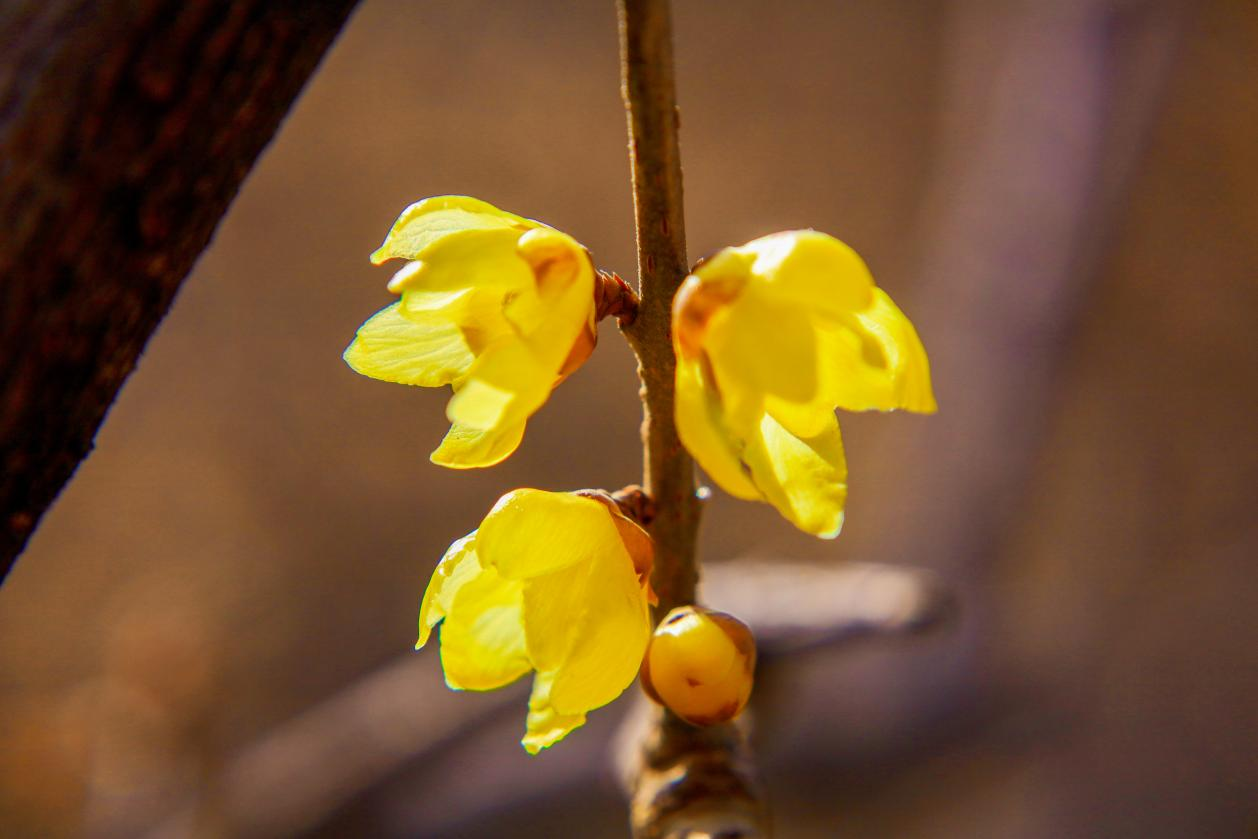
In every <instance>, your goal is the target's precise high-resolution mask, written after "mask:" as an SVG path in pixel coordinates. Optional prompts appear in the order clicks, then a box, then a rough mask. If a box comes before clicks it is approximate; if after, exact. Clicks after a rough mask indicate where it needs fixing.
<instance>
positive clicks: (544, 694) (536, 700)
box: [520, 673, 585, 755]
mask: <svg viewBox="0 0 1258 839" xmlns="http://www.w3.org/2000/svg"><path fill="white" fill-rule="evenodd" d="M552 680H553V674H550V673H538V674H537V676H536V677H535V678H534V679H533V693H532V694H531V695H530V696H529V715H528V719H527V721H526V723H525V734H524V739H523V740H521V741H520V743H521V745H523V746H524V748H525V750H526V751H528V753H529V754H532V755H535V754H537V753H538V752H540V751H541V750H542V749H545V748H547V747H549V746H553V745H554V744H555V743H558V742H559V741H560V740H562V739H563V738H565V737H567V736H568V734H569V733H570V732H571V731H572V730H573V729H576V728H580V727H581V726H583V725H585V714H561V713H559V712H558V711H557V710H555V707H554V705H552V704H551V702H550V690H551V683H552Z"/></svg>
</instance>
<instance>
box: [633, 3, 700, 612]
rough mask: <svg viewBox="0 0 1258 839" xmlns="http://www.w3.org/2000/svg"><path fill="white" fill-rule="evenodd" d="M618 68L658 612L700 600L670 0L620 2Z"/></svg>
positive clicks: (645, 479) (635, 335)
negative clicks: (676, 331) (682, 318)
mask: <svg viewBox="0 0 1258 839" xmlns="http://www.w3.org/2000/svg"><path fill="white" fill-rule="evenodd" d="M619 7H620V45H621V57H622V62H621V72H622V82H623V85H624V86H623V93H624V97H625V105H626V107H627V108H628V110H629V153H630V158H631V160H632V164H633V203H634V211H635V214H636V218H637V230H638V293H639V298H640V300H639V303H638V315H637V318H636V319H635V320H634V322H633V324H632V326H629V327H627V328H626V329H625V335H626V336H627V337H628V339H629V343H630V344H631V345H632V346H633V350H634V352H635V353H636V354H637V356H638V374H639V375H640V376H641V377H642V405H643V425H642V437H643V443H644V445H645V452H644V459H645V467H644V470H643V481H642V485H643V487H644V489H645V490H646V492H647V493H648V494H649V495H650V496H651V498H652V499H654V501H655V507H656V517H655V520H654V521H653V522H652V523H651V528H650V530H651V536H652V538H653V539H654V540H655V551H656V560H655V576H654V580H653V582H654V585H655V589H656V591H657V592H658V593H659V595H660V610H661V613H663V612H667V611H668V610H669V609H671V608H672V607H673V606H677V605H680V604H684V603H691V602H693V600H694V594H695V584H696V581H697V579H698V573H697V570H696V567H695V532H696V530H697V529H698V526H699V499H698V498H697V497H696V495H695V479H694V463H693V461H692V460H691V459H690V455H689V454H687V452H686V450H685V449H684V448H683V447H682V445H681V441H680V440H679V439H678V438H677V428H676V426H675V425H674V423H673V375H674V369H675V363H676V362H675V361H674V358H673V345H672V336H671V333H670V329H669V321H670V309H671V307H672V302H673V295H674V294H676V292H677V288H678V286H680V285H681V282H682V280H684V279H685V277H686V271H687V263H686V230H685V222H684V219H683V216H682V189H681V155H680V151H679V149H678V144H677V104H676V98H675V94H674V87H673V53H672V36H671V33H670V25H669V6H668V2H667V0H622V2H621V3H620V4H619Z"/></svg>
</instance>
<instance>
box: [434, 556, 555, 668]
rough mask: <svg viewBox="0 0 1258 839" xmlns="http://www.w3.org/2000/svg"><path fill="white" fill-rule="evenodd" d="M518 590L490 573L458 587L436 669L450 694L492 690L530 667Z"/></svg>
mask: <svg viewBox="0 0 1258 839" xmlns="http://www.w3.org/2000/svg"><path fill="white" fill-rule="evenodd" d="M522 603H523V599H522V587H521V584H520V582H519V581H517V580H506V579H503V578H502V577H501V576H499V574H498V572H496V571H494V570H493V569H492V568H481V569H480V573H479V574H477V575H476V576H475V577H474V578H472V579H471V580H469V581H468V582H467V583H465V584H464V585H462V586H460V587H459V589H458V590H457V592H455V594H454V596H453V598H452V602H451V603H450V605H449V610H448V613H447V614H446V617H445V620H444V621H443V622H442V624H441V667H442V669H443V670H444V671H445V676H446V684H447V685H449V686H450V687H451V688H453V689H455V690H493V689H494V688H499V687H502V686H503V685H506V684H509V683H511V682H513V681H515V680H516V679H518V678H520V676H523V675H524V674H525V673H527V672H528V671H529V670H530V669H532V665H531V664H530V663H529V658H528V653H527V651H526V648H525V640H524V624H523V619H522V614H521V611H522Z"/></svg>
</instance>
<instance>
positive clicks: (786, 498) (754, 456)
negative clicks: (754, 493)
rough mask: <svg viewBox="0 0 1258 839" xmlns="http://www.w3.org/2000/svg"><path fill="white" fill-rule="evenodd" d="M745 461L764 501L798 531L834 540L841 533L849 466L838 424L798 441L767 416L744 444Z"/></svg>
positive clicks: (832, 419) (831, 418)
mask: <svg viewBox="0 0 1258 839" xmlns="http://www.w3.org/2000/svg"><path fill="white" fill-rule="evenodd" d="M743 459H744V460H745V461H746V463H747V465H748V466H749V467H750V468H751V474H752V479H753V480H754V481H755V484H756V486H757V487H758V488H759V489H760V491H761V492H762V493H763V495H764V498H765V500H766V501H768V502H769V503H770V504H772V505H773V506H774V507H776V508H777V509H778V512H780V513H781V514H782V515H783V516H785V517H786V518H787V519H788V520H789V521H791V522H793V523H794V524H795V526H796V527H798V528H799V529H801V530H803V531H805V532H806V533H811V534H813V535H815V536H820V537H822V538H823V539H833V538H834V537H835V536H838V535H839V530H840V529H841V528H842V527H843V507H844V504H845V503H846V500H847V462H846V460H845V458H844V455H843V440H842V438H841V437H840V435H839V424H838V421H837V420H835V418H834V416H833V415H831V416H830V421H829V427H828V428H827V429H826V430H825V431H823V432H822V433H820V434H818V435H815V436H813V437H804V438H800V437H796V436H794V435H793V434H791V433H790V432H789V431H787V430H786V429H785V428H783V427H782V425H781V424H780V423H778V422H777V420H775V419H774V418H773V417H772V416H770V415H769V414H765V415H764V418H763V419H762V420H761V423H760V428H759V430H758V433H757V434H755V435H754V436H753V437H752V438H751V439H749V440H748V441H747V448H746V449H745V450H744V452H743Z"/></svg>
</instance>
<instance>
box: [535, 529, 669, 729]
mask: <svg viewBox="0 0 1258 839" xmlns="http://www.w3.org/2000/svg"><path fill="white" fill-rule="evenodd" d="M560 590H562V591H563V595H564V597H565V599H566V598H567V597H568V596H570V595H571V593H573V592H575V593H576V596H578V597H579V598H580V600H579V602H580V608H579V609H578V610H576V611H573V612H570V613H569V614H568V615H567V619H566V620H565V619H564V616H562V615H558V614H556V612H555V611H554V610H553V609H552V608H550V607H551V604H552V602H553V601H554V600H555V599H556V598H557V597H558V596H560ZM524 609H525V627H526V632H527V635H528V643H529V651H530V654H532V652H533V651H534V650H535V649H536V648H537V645H535V644H534V638H535V637H538V636H539V635H543V636H552V637H563V636H568V637H571V638H572V644H571V646H570V647H569V649H568V652H567V656H566V657H565V659H564V660H563V661H562V662H561V663H560V664H559V666H558V667H557V669H556V672H555V681H554V685H553V687H552V689H551V694H550V699H551V703H552V704H553V705H554V707H555V709H556V710H558V711H559V712H560V713H564V714H578V713H584V712H586V711H590V710H592V709H594V708H599V707H602V706H603V705H606V704H607V703H608V702H611V701H612V700H613V699H615V698H616V697H617V696H620V694H621V693H622V692H624V690H625V688H627V687H628V686H629V685H631V684H632V683H633V680H634V679H635V678H636V677H637V675H638V669H639V667H640V666H641V665H642V656H643V655H644V654H645V652H646V646H647V642H648V641H649V640H650V637H651V619H650V614H649V610H648V607H647V601H646V596H645V594H644V593H643V590H642V586H641V585H640V583H639V582H638V575H637V573H636V572H635V570H634V567H633V561H632V560H631V559H630V558H629V555H628V553H626V552H625V551H624V549H623V547H622V548H621V549H620V550H616V551H612V550H607V551H604V552H601V553H599V554H598V556H596V557H595V558H594V559H593V560H591V561H590V562H586V563H582V564H580V565H577V566H573V567H571V568H567V569H564V570H562V571H557V572H555V573H554V574H548V575H546V576H545V577H537V578H533V579H530V580H527V581H525V583H524ZM539 667H540V664H539Z"/></svg>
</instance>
